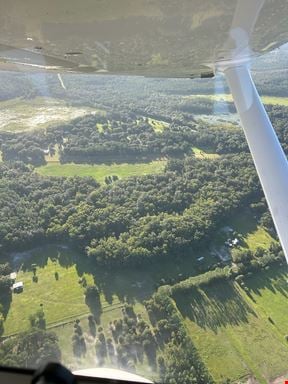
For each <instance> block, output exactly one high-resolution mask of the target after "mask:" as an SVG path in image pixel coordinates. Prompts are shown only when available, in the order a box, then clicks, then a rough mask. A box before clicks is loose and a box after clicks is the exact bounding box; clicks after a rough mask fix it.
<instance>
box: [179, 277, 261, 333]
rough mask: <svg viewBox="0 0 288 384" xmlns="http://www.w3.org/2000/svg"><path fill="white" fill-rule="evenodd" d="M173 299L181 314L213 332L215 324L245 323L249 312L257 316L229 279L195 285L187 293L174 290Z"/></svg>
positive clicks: (218, 325) (249, 314) (215, 328)
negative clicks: (206, 285)
mask: <svg viewBox="0 0 288 384" xmlns="http://www.w3.org/2000/svg"><path fill="white" fill-rule="evenodd" d="M174 299H175V301H176V304H177V307H178V309H179V311H180V312H181V314H182V316H183V317H184V318H189V319H190V320H191V321H193V322H195V323H196V324H198V325H199V326H200V327H201V328H204V329H207V328H210V329H211V330H213V331H214V332H215V333H217V329H218V328H219V327H223V326H224V327H226V326H227V325H234V326H235V325H240V324H241V323H248V321H249V316H251V315H253V316H256V317H257V315H256V313H255V312H254V311H253V309H252V308H251V307H250V306H249V305H248V304H247V303H246V301H245V300H244V299H243V297H242V296H241V294H240V293H239V292H238V291H237V290H236V289H235V287H234V286H233V284H232V283H230V282H219V283H214V284H213V285H212V286H211V287H205V288H201V289H200V288H196V287H195V288H192V289H191V290H190V292H189V294H185V293H183V292H182V293H181V294H176V295H175V296H174Z"/></svg>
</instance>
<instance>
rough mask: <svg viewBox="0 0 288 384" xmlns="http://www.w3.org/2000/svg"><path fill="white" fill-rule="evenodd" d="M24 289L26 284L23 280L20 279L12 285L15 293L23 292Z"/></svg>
mask: <svg viewBox="0 0 288 384" xmlns="http://www.w3.org/2000/svg"><path fill="white" fill-rule="evenodd" d="M23 289H24V284H23V282H22V281H19V282H18V283H14V284H13V285H12V290H13V292H14V293H21V292H23Z"/></svg>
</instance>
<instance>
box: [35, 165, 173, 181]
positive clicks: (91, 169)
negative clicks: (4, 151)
mask: <svg viewBox="0 0 288 384" xmlns="http://www.w3.org/2000/svg"><path fill="white" fill-rule="evenodd" d="M166 163H167V161H166V160H155V161H151V162H150V163H131V164H130V163H123V164H112V165H106V164H100V165H90V164H74V163H69V164H60V163H57V162H55V163H48V164H47V165H44V166H42V167H39V168H36V172H38V173H40V174H41V175H44V176H66V177H72V176H81V177H84V176H91V177H93V178H94V179H96V180H97V181H99V182H100V183H103V182H104V180H105V177H107V176H112V175H115V176H118V178H120V179H122V178H125V177H129V176H141V175H149V174H155V173H161V172H163V171H164V168H165V165H166Z"/></svg>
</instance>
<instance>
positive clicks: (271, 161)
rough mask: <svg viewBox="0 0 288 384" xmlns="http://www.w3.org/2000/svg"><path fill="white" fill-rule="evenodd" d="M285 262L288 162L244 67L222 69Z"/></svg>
mask: <svg viewBox="0 0 288 384" xmlns="http://www.w3.org/2000/svg"><path fill="white" fill-rule="evenodd" d="M223 72H224V74H225V76H226V79H227V82H228V85H229V87H230V90H231V93H232V96H233V99H234V103H235V106H236V109H237V111H238V114H239V116H240V120H241V123H242V127H243V130H244V133H245V136H246V139H247V142H248V145H249V148H250V151H251V154H252V157H253V160H254V163H255V166H256V169H257V172H258V175H259V178H260V181H261V184H262V188H263V190H264V194H265V197H266V200H267V203H268V206H269V209H270V212H271V214H272V217H273V221H274V224H275V227H276V230H277V233H278V236H279V239H280V242H281V245H282V247H283V250H284V254H285V257H286V260H287V262H288V162H287V158H286V156H285V154H284V151H283V149H282V147H281V145H280V143H279V140H278V138H277V136H276V133H275V131H274V128H273V126H272V124H271V122H270V120H269V117H268V115H267V113H266V111H265V109H264V106H263V104H262V101H261V99H260V97H259V95H258V92H257V90H256V87H255V85H254V82H253V79H252V78H251V75H250V71H249V68H248V66H247V65H245V64H240V65H234V66H233V65H231V66H227V67H226V68H225V69H224V70H223Z"/></svg>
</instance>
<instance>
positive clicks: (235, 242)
mask: <svg viewBox="0 0 288 384" xmlns="http://www.w3.org/2000/svg"><path fill="white" fill-rule="evenodd" d="M232 244H233V245H238V244H239V240H238V239H237V237H236V238H235V239H233V240H232Z"/></svg>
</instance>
